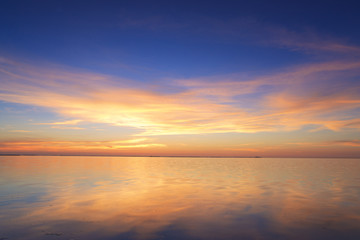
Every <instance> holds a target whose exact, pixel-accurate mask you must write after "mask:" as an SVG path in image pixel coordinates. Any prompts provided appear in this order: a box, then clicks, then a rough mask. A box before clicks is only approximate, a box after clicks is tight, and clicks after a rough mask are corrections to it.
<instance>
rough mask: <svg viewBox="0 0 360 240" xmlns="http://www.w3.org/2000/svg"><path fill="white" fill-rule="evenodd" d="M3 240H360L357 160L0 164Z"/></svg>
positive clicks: (9, 160)
mask: <svg viewBox="0 0 360 240" xmlns="http://www.w3.org/2000/svg"><path fill="white" fill-rule="evenodd" d="M0 239H8V240H12V239H24V240H25V239H31V240H32V239H36V240H38V239H40V240H41V239H50V240H51V239H58V240H62V239H67V240H70V239H73V240H80V239H84V240H85V239H86V240H92V239H101V240H108V239H171V240H173V239H174V240H176V239H207V240H208V239H360V159H275V158H273V159H270V158H268V159H267V158H260V159H245V158H244V159H231V158H224V159H221V158H126V157H46V156H41V157H38V156H32V157H28V156H19V157H0Z"/></svg>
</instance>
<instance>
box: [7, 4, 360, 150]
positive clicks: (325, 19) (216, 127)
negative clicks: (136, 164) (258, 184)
mask: <svg viewBox="0 0 360 240" xmlns="http://www.w3.org/2000/svg"><path fill="white" fill-rule="evenodd" d="M359 24H360V15H359V14H358V8H357V7H356V1H240V0H239V1H230V0H228V1H224V0H223V1H91V0H87V1H76V0H75V1H67V0H64V1H56V0H47V1H45V0H44V1H40V0H39V1H38V0H32V1H25V0H12V1H7V0H3V1H1V2H0V30H1V34H0V153H1V154H65V155H73V154H75V155H134V156H135V155H136V156H229V157H231V156H241V157H252V156H262V157H360V31H359V30H358V26H359Z"/></svg>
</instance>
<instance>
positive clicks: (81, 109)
mask: <svg viewBox="0 0 360 240" xmlns="http://www.w3.org/2000/svg"><path fill="white" fill-rule="evenodd" d="M0 63H1V65H0V77H1V79H2V81H1V82H0V88H1V91H0V100H3V101H8V102H15V103H21V104H29V105H34V106H40V107H45V108H48V109H50V110H52V111H54V112H56V113H59V114H61V115H62V116H64V117H66V118H70V119H74V120H68V121H62V122H53V123H40V124H43V125H51V126H53V127H63V128H71V127H74V126H71V125H77V124H79V123H81V122H82V121H88V122H94V123H106V124H110V125H115V126H126V127H131V128H137V129H141V130H142V131H143V132H142V133H141V134H140V135H164V134H198V133H219V132H261V131H281V130H296V129H300V128H302V127H303V126H306V125H308V124H311V125H317V126H318V127H319V128H327V129H332V130H341V129H344V128H355V129H359V127H360V125H359V122H360V116H359V113H358V111H356V109H358V108H359V107H360V96H359V94H358V92H359V90H360V86H359V84H358V83H357V82H356V81H354V80H353V78H354V77H358V76H360V62H358V61H333V62H325V63H314V64H307V65H303V66H298V67H293V68H291V69H286V70H283V71H282V72H278V73H274V74H270V75H265V76H258V77H254V78H251V79H242V77H241V74H233V75H227V76H214V77H210V78H197V79H178V80H176V79H175V80H173V81H172V82H170V84H173V85H172V88H174V89H177V91H174V92H171V93H166V91H163V89H162V85H161V82H159V83H160V84H159V85H157V86H155V87H151V88H150V87H149V86H146V85H145V84H141V83H139V82H133V81H130V80H124V79H121V78H117V77H114V76H107V75H102V74H96V73H86V72H85V73H84V72H82V71H75V70H72V71H66V70H64V69H61V68H54V67H53V68H44V67H42V68H40V67H37V66H33V65H27V64H23V63H18V62H13V61H10V60H7V59H2V60H1V61H0ZM340 79H341V81H340ZM167 84H169V82H168V83H167ZM149 89H151V90H149ZM67 125H70V126H67ZM75 128H78V127H77V126H76V127H75Z"/></svg>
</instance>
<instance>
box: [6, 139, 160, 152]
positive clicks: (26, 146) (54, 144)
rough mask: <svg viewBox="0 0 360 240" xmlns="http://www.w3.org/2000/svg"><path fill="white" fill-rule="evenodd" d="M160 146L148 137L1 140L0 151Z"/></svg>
mask: <svg viewBox="0 0 360 240" xmlns="http://www.w3.org/2000/svg"><path fill="white" fill-rule="evenodd" d="M159 147H160V148H161V147H166V145H165V144H162V143H154V142H152V140H151V139H148V138H137V139H128V140H121V141H51V140H50V141H47V140H46V141H45V140H44V141H2V142H0V151H2V152H4V151H15V152H16V151H20V152H21V151H23V152H26V151H34V152H36V151H41V152H59V151H65V152H76V151H78V152H81V151H84V150H92V151H96V150H119V149H125V150H126V149H133V148H159Z"/></svg>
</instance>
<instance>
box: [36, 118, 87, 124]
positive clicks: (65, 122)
mask: <svg viewBox="0 0 360 240" xmlns="http://www.w3.org/2000/svg"><path fill="white" fill-rule="evenodd" d="M82 121H83V120H80V119H74V120H67V121H62V122H50V123H34V124H36V125H77V124H79V123H80V122H82Z"/></svg>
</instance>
